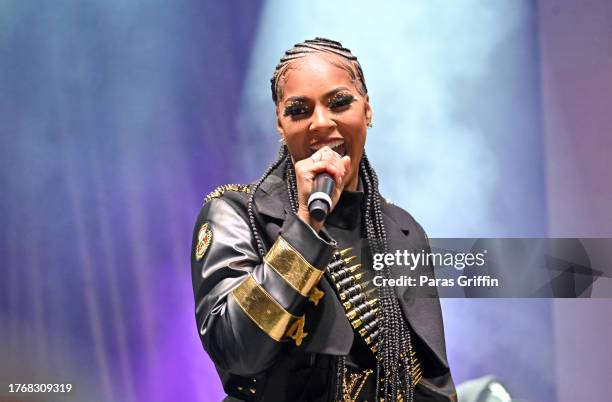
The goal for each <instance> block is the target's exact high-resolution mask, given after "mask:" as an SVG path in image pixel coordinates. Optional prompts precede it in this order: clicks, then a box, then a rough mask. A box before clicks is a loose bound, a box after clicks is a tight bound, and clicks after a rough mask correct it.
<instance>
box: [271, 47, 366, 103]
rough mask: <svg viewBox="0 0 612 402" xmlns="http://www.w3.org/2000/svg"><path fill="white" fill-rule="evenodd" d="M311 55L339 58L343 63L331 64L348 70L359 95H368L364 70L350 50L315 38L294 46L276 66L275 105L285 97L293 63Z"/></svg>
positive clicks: (273, 95) (273, 96) (273, 89)
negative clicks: (322, 54) (284, 88)
mask: <svg viewBox="0 0 612 402" xmlns="http://www.w3.org/2000/svg"><path fill="white" fill-rule="evenodd" d="M311 53H329V54H333V55H336V56H339V58H340V60H342V62H340V63H335V62H334V61H330V63H332V64H334V65H336V66H338V67H340V68H342V69H344V70H346V72H347V73H348V74H349V76H350V77H351V80H352V81H353V84H355V87H356V88H357V91H358V92H359V94H360V95H362V96H365V95H367V93H368V88H367V87H366V84H365V78H364V76H363V70H362V69H361V64H359V61H357V57H355V56H354V55H353V54H352V53H351V51H350V50H349V49H347V48H345V47H343V46H342V44H341V43H340V42H336V41H333V40H330V39H325V38H315V39H309V40H307V41H305V42H303V43H297V44H296V45H294V46H293V48H292V49H289V50H287V51H286V52H285V55H284V56H283V57H282V58H281V59H280V62H279V63H278V64H277V65H276V69H275V70H274V74H273V75H272V78H271V79H270V86H271V89H272V100H273V101H274V104H275V105H278V101H279V100H280V99H282V97H283V85H282V84H283V81H284V78H285V75H286V73H287V72H288V71H289V70H290V69H291V66H292V64H293V62H294V61H295V60H297V59H300V58H302V57H304V56H306V55H308V54H311Z"/></svg>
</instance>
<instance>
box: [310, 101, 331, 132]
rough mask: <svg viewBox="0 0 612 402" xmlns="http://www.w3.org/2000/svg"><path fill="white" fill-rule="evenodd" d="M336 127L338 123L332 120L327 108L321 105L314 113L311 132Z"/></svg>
mask: <svg viewBox="0 0 612 402" xmlns="http://www.w3.org/2000/svg"><path fill="white" fill-rule="evenodd" d="M335 126H336V122H335V121H334V120H332V119H331V115H330V112H329V110H328V109H327V107H325V106H323V105H319V106H317V107H316V108H315V110H314V112H313V113H312V117H311V121H310V127H309V129H310V131H326V130H329V129H330V128H333V127H335Z"/></svg>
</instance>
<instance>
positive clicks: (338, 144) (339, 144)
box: [310, 139, 346, 156]
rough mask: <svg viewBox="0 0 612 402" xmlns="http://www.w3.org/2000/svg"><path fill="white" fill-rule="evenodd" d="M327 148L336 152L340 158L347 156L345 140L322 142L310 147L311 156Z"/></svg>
mask: <svg viewBox="0 0 612 402" xmlns="http://www.w3.org/2000/svg"><path fill="white" fill-rule="evenodd" d="M325 146H328V147H330V148H331V149H332V150H333V151H334V152H336V153H337V154H338V155H340V156H344V155H346V147H345V146H344V140H343V139H337V140H330V141H320V142H317V143H314V144H311V145H310V151H311V155H312V154H314V153H315V152H317V151H318V150H319V149H321V148H323V147H325Z"/></svg>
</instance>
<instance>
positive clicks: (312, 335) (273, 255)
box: [191, 167, 456, 402]
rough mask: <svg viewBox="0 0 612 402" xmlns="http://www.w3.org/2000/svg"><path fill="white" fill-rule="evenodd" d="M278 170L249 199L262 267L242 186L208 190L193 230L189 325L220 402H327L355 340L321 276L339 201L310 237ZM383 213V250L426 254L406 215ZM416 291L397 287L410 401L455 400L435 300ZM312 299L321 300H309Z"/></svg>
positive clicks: (387, 206) (389, 207)
mask: <svg viewBox="0 0 612 402" xmlns="http://www.w3.org/2000/svg"><path fill="white" fill-rule="evenodd" d="M282 171H283V169H282V167H281V168H279V169H277V170H276V171H274V172H273V173H272V174H271V175H270V176H268V178H266V180H265V181H264V182H263V183H262V185H261V186H260V188H259V190H258V191H257V194H256V197H255V208H254V211H253V217H254V219H255V220H256V223H257V227H258V228H259V232H260V234H261V236H262V241H263V243H264V246H265V248H266V250H267V254H266V257H265V258H264V261H262V260H261V258H260V257H259V254H258V252H257V245H256V244H257V243H256V241H255V239H254V238H253V235H252V233H251V230H250V228H249V213H248V211H247V202H248V198H249V195H250V194H249V192H250V189H251V187H249V186H225V187H222V188H220V189H217V190H216V191H215V192H213V193H211V194H210V195H209V196H208V197H207V200H206V201H205V203H204V206H203V207H202V210H201V212H200V214H199V216H198V218H197V222H196V225H195V228H194V233H193V247H192V257H191V265H192V280H193V289H194V295H195V312H196V322H197V326H198V331H199V335H200V337H201V340H202V343H203V345H204V348H205V350H206V351H207V353H208V354H209V356H210V357H211V359H212V360H213V362H214V363H215V366H216V368H217V371H218V373H219V375H220V377H221V381H222V383H223V387H224V390H225V392H227V394H228V395H229V396H228V398H226V400H227V401H247V400H258V401H259V400H261V401H279V402H280V401H283V402H284V401H332V400H334V390H335V388H336V380H337V379H336V364H337V361H338V359H337V356H347V355H349V354H350V353H351V349H352V348H353V347H354V341H355V338H359V334H358V333H357V332H356V331H354V330H353V328H352V327H351V324H350V323H349V319H348V318H347V316H346V312H345V308H344V307H343V305H342V303H341V302H340V300H339V298H338V296H337V295H336V293H335V291H334V289H333V288H332V286H333V285H332V284H331V283H330V279H329V277H328V276H327V275H324V271H325V267H326V266H327V265H328V264H329V263H330V260H331V259H332V254H333V252H334V250H335V249H334V247H335V240H334V238H333V236H332V235H331V234H330V232H333V231H334V229H333V228H331V224H329V222H330V221H331V220H332V217H333V216H334V215H338V216H341V215H342V212H343V211H344V212H345V214H344V215H347V214H346V212H347V211H348V208H346V209H343V207H342V200H343V199H344V198H345V197H344V195H343V196H342V198H341V202H340V203H339V204H338V206H337V207H336V209H334V211H333V212H332V214H331V215H330V217H329V219H328V221H326V226H325V229H323V230H321V232H320V233H319V234H317V233H315V232H314V231H313V230H312V229H311V228H310V226H308V225H307V224H305V223H304V222H303V221H302V220H300V219H299V218H298V217H297V216H296V215H295V213H293V212H291V209H290V206H289V201H288V197H287V192H286V185H285V182H284V181H283V180H282V178H281V174H280V172H282ZM357 210H359V208H357ZM382 212H383V216H384V218H383V219H384V221H385V228H386V231H387V238H388V242H389V246H390V249H391V251H393V250H405V249H407V250H409V251H410V250H413V251H420V250H426V249H428V242H427V238H426V235H425V233H424V231H423V229H422V228H421V226H420V225H419V224H418V223H417V222H416V221H415V220H414V219H413V218H412V216H411V215H410V214H408V213H407V212H406V211H404V210H402V209H401V208H399V207H397V206H395V205H393V204H391V203H387V202H385V203H384V205H383V209H382ZM351 214H352V211H349V215H351ZM355 218H356V219H358V222H359V220H360V217H359V216H357V217H355ZM342 219H347V218H346V216H345V217H344V218H342V217H341V218H340V220H342ZM328 227H329V229H330V230H327V229H328ZM342 230H344V231H343V232H342ZM359 231H360V224H359V225H356V227H355V228H354V229H353V228H351V227H348V229H347V227H343V226H342V225H340V229H338V230H337V233H351V232H356V233H357V235H356V237H360V235H359V233H358V232H359ZM340 236H342V234H340ZM339 246H340V247H345V246H349V245H347V244H340V245H339ZM357 247H359V246H357ZM363 269H366V270H371V264H370V263H368V262H365V263H364V264H363ZM419 291H420V292H421V294H419V295H418V296H419V297H417V295H416V293H415V291H414V289H413V288H407V287H406V288H401V287H398V288H396V292H397V295H398V297H399V301H400V306H401V308H402V312H403V314H404V316H405V317H406V319H407V320H408V322H409V323H410V326H411V328H412V329H413V334H416V336H414V335H413V337H412V338H413V345H414V348H415V350H416V353H417V356H418V358H419V362H420V366H421V370H422V375H423V376H422V378H421V380H420V382H419V383H418V385H417V387H416V389H415V400H416V401H455V400H456V396H455V389H454V386H453V382H452V378H451V375H450V371H449V368H448V363H447V359H446V352H445V345H444V332H443V325H442V316H441V311H440V305H439V300H438V298H437V294H436V293H435V289H434V290H427V289H425V290H422V289H421V290H419ZM320 292H323V293H320ZM423 292H424V293H423ZM316 294H319V295H323V296H322V297H321V298H320V299H319V300H317V298H316V297H314V298H313V295H316ZM315 301H316V302H317V303H316V304H315ZM364 345H365V344H364Z"/></svg>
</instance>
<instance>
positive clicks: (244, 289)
mask: <svg viewBox="0 0 612 402" xmlns="http://www.w3.org/2000/svg"><path fill="white" fill-rule="evenodd" d="M231 295H232V296H233V297H234V300H235V301H236V303H237V304H238V306H240V308H241V309H242V311H244V313H245V314H246V315H247V316H248V317H249V318H250V319H251V321H253V322H254V323H255V324H256V325H257V326H258V327H259V328H261V329H262V330H263V331H264V332H265V333H266V334H268V335H269V336H270V338H272V339H274V340H275V341H281V340H282V339H283V338H284V337H289V338H292V339H294V340H295V343H296V344H297V345H298V346H300V344H301V343H302V339H303V338H304V337H306V335H308V334H307V333H306V332H304V323H305V317H304V316H302V317H296V316H294V315H292V314H291V313H289V312H288V311H287V310H285V309H284V308H283V306H281V305H280V304H279V303H278V302H277V301H276V299H274V298H273V297H272V295H270V294H269V293H268V292H267V291H266V290H265V289H264V288H263V287H262V286H261V285H260V284H259V283H258V282H257V281H256V280H255V278H253V276H252V275H251V274H249V276H248V277H247V278H246V279H245V280H244V281H243V282H242V283H241V284H240V285H239V286H238V287H237V288H236V289H234V290H233V291H232V293H231Z"/></svg>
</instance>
